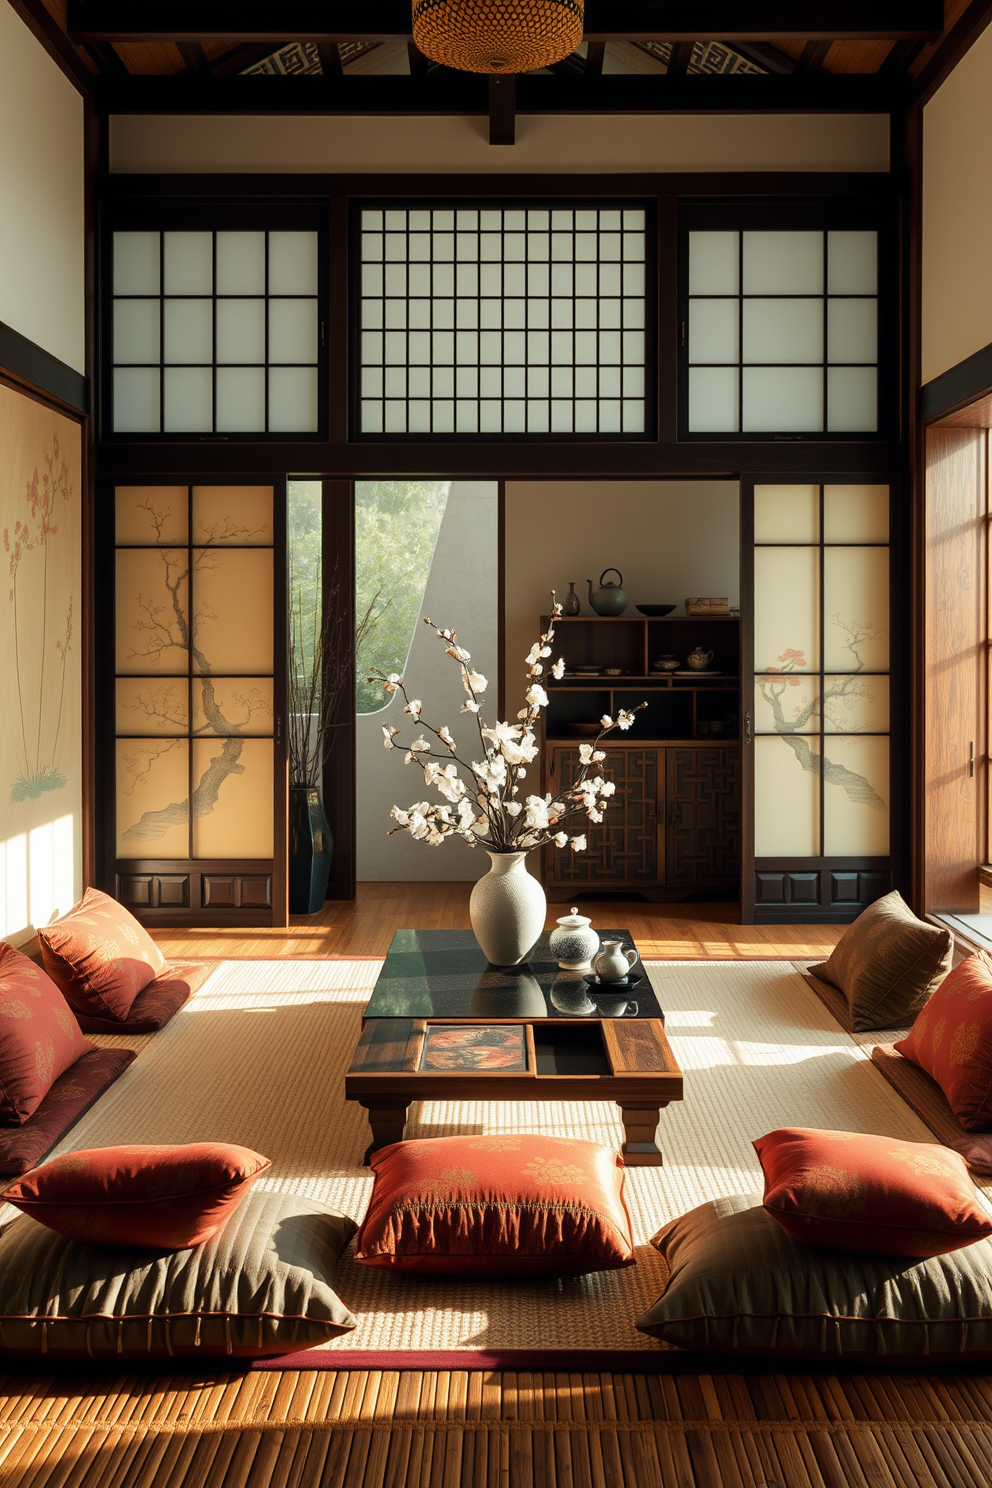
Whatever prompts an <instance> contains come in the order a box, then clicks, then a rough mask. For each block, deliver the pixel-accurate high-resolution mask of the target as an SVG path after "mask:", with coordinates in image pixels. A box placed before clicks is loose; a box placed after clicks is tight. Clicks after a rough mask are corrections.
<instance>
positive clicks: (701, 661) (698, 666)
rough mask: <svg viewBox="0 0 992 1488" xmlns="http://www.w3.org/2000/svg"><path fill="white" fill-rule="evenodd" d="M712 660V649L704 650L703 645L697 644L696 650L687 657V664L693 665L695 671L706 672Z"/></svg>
mask: <svg viewBox="0 0 992 1488" xmlns="http://www.w3.org/2000/svg"><path fill="white" fill-rule="evenodd" d="M712 660H713V652H712V651H704V650H703V648H702V646H697V647H696V649H695V651H690V653H689V655H688V656H687V657H686V666H689V667H691V668H692V670H693V671H694V672H705V670H706V668H707V667H708V666H709V664H710V662H711V661H712Z"/></svg>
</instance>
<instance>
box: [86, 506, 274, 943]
mask: <svg viewBox="0 0 992 1488" xmlns="http://www.w3.org/2000/svg"><path fill="white" fill-rule="evenodd" d="M113 506H114V529H115V550H116V560H115V585H114V591H115V592H114V622H113V631H114V641H115V653H116V657H115V679H114V698H113V718H114V751H113V772H114V779H113V785H112V790H111V791H110V795H111V798H112V799H113V801H114V802H115V809H116V820H115V828H114V833H115V855H114V875H113V877H114V883H113V888H114V891H115V892H116V894H117V896H118V898H120V900H121V901H122V902H123V903H124V904H126V905H127V906H128V908H130V909H131V910H133V911H134V913H136V914H138V915H139V916H141V917H142V918H143V919H145V920H146V921H148V922H149V923H155V922H156V920H168V922H169V923H171V924H176V923H196V922H197V921H198V920H199V921H201V922H203V923H209V924H214V925H216V924H224V923H232V924H271V923H273V922H274V923H281V922H284V918H285V911H284V905H283V900H284V887H283V881H284V863H283V859H284V845H282V846H281V847H277V839H278V837H279V836H284V835H285V834H284V830H283V831H282V832H281V833H277V830H276V823H277V822H283V821H284V819H285V818H284V795H285V784H284V782H285V764H284V761H283V757H282V746H281V718H280V711H281V710H280V706H279V702H278V698H279V696H280V692H281V688H282V686H283V685H284V674H283V667H284V662H283V660H282V658H283V654H284V650H285V645H284V630H285V623H284V619H282V620H280V621H278V623H277V620H276V616H277V615H282V616H284V613H285V607H284V585H280V583H279V582H278V579H277V575H278V573H279V572H280V571H284V567H285V564H284V562H283V561H280V562H279V563H278V564H277V563H276V561H275V560H276V555H277V553H279V554H280V555H281V553H282V552H283V551H284V543H283V538H282V529H283V526H284V518H283V516H282V511H283V501H282V496H281V493H280V497H279V500H278V501H277V500H276V493H275V492H274V490H273V488H272V487H271V486H261V485H258V486H256V485H177V486H158V485H147V486H146V485H142V486H117V487H116V489H115V490H114V492H113ZM277 637H278V638H280V639H279V642H278V644H277Z"/></svg>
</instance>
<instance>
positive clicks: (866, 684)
mask: <svg viewBox="0 0 992 1488" xmlns="http://www.w3.org/2000/svg"><path fill="white" fill-rule="evenodd" d="M823 727H824V732H825V733H828V734H853V733H866V734H884V733H885V732H886V731H887V730H888V727H889V679H888V677H878V676H872V675H869V676H867V677H866V676H863V675H856V676H851V675H850V674H848V675H847V676H841V675H827V676H826V677H824V679H823Z"/></svg>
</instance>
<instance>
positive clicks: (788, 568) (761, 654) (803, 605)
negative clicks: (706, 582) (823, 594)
mask: <svg viewBox="0 0 992 1488" xmlns="http://www.w3.org/2000/svg"><path fill="white" fill-rule="evenodd" d="M819 599H820V554H819V549H817V548H798V547H796V548H756V549H755V551H754V670H755V671H756V672H763V671H765V670H766V669H769V668H770V669H773V670H776V671H778V670H781V668H783V667H789V668H791V670H793V671H801V672H807V671H816V670H817V669H818V667H819V664H820V654H819V653H820V646H819V631H820V611H819Z"/></svg>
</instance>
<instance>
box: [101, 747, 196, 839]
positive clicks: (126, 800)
mask: <svg viewBox="0 0 992 1488" xmlns="http://www.w3.org/2000/svg"><path fill="white" fill-rule="evenodd" d="M188 801H189V744H188V742H187V741H186V740H185V739H161V738H147V739H118V741H117V856H118V857H120V858H150V857H155V858H186V857H188V856H189V818H188V815H187V812H186V810H183V809H181V808H182V807H186V806H187V804H188Z"/></svg>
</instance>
